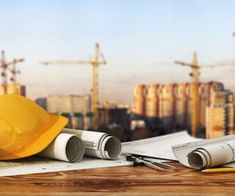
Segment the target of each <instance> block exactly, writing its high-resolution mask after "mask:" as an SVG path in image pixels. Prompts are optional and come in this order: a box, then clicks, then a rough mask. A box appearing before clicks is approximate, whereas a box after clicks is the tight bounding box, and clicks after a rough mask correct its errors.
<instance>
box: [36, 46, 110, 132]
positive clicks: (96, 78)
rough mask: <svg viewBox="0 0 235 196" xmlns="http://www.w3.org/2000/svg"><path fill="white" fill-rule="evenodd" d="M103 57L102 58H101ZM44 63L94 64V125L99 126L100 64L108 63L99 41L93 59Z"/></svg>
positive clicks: (92, 107) (46, 62)
mask: <svg viewBox="0 0 235 196" xmlns="http://www.w3.org/2000/svg"><path fill="white" fill-rule="evenodd" d="M100 58H101V59H100ZM40 63H41V64H44V65H52V64H55V65H59V64H60V65H61V64H62V65H63V64H73V65H77V64H88V65H91V66H92V97H91V99H92V104H91V109H92V112H93V115H94V116H93V127H94V128H95V129H97V128H98V123H99V115H98V107H99V72H98V69H99V66H100V65H106V64H107V62H106V60H105V58H104V55H103V54H102V53H101V52H100V46H99V44H98V43H96V44H95V51H94V55H93V58H92V60H88V61H81V60H55V61H42V62H40Z"/></svg>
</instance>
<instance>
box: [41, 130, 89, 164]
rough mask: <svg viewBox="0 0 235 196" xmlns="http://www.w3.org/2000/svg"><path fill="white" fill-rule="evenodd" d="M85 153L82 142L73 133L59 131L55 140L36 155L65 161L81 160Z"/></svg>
mask: <svg viewBox="0 0 235 196" xmlns="http://www.w3.org/2000/svg"><path fill="white" fill-rule="evenodd" d="M84 153H85V144H84V142H83V141H82V140H81V139H80V138H78V137H76V136H75V135H74V134H68V133H60V134H59V135H58V136H57V137H56V138H55V140H54V141H53V142H52V143H51V144H50V145H49V146H48V147H47V148H46V149H45V150H43V151H42V152H40V153H39V154H38V155H39V156H42V157H46V158H52V159H57V160H62V161H67V162H78V161H81V160H82V158H83V156H84Z"/></svg>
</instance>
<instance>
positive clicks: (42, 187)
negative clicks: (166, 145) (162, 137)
mask: <svg viewBox="0 0 235 196" xmlns="http://www.w3.org/2000/svg"><path fill="white" fill-rule="evenodd" d="M172 165H175V166H176V167H177V170H176V171H157V170H154V169H151V168H147V167H145V166H138V167H132V166H126V167H111V168H100V169H89V170H77V171H69V172H56V173H45V174H32V175H22V176H14V177H0V195H2V194H4V193H5V194H8V195H9V194H10V195H16V194H24V195H25V194H26V195H28V194H32V193H33V194H49V195H64V194H71V193H74V194H76V195H77V194H79V193H81V194H84V193H85V194H86V195H87V193H88V192H92V193H94V192H97V193H96V194H99V193H101V194H100V195H104V193H107V194H108V195H110V194H113V195H116V194H120V193H121V194H129V193H132V194H133V193H136V194H137V193H140V194H141V193H142V194H144V195H146V194H147V193H149V194H151V195H152V194H153V193H154V195H156V194H157V193H158V194H159V195H162V194H163V193H165V194H169V195H172V193H174V195H182V194H189V193H190V194H191V195H199V194H200V193H201V194H202V195H205V194H208V195H211V194H212V193H214V194H215V193H217V195H218V194H219V195H220V194H222V195H224V194H231V195H232V193H235V173H213V174H205V173H201V172H198V171H194V170H191V169H188V168H185V167H183V166H181V165H180V164H179V163H172ZM98 192H99V193H98ZM58 193H60V194H58ZM214 194H213V195H214Z"/></svg>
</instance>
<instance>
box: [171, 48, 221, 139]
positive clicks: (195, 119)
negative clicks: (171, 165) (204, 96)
mask: <svg viewBox="0 0 235 196" xmlns="http://www.w3.org/2000/svg"><path fill="white" fill-rule="evenodd" d="M175 63H176V64H179V65H182V66H186V67H190V68H191V73H190V76H191V97H192V119H191V121H192V122H191V123H192V125H191V134H192V135H193V136H197V131H198V125H199V114H200V107H198V106H199V103H200V100H199V93H198V85H199V82H200V69H201V68H213V67H218V66H225V65H224V64H220V65H203V66H202V65H199V64H198V60H197V53H196V52H194V53H193V57H192V62H191V63H186V62H183V61H175Z"/></svg>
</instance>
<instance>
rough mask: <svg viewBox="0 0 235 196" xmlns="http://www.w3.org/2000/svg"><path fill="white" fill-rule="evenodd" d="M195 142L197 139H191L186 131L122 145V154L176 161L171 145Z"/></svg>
mask: <svg viewBox="0 0 235 196" xmlns="http://www.w3.org/2000/svg"><path fill="white" fill-rule="evenodd" d="M197 140H198V139H197V138H194V137H191V136H190V135H189V134H188V133H187V131H182V132H178V133H172V134H168V135H164V136H158V137H153V138H148V139H142V140H136V141H132V142H126V143H123V145H122V152H124V153H128V152H129V153H135V154H141V155H147V156H153V157H161V158H165V159H172V160H177V159H176V157H175V155H174V153H173V151H172V148H171V147H172V146H173V145H177V144H182V143H185V142H186V141H187V142H192V141H197Z"/></svg>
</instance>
